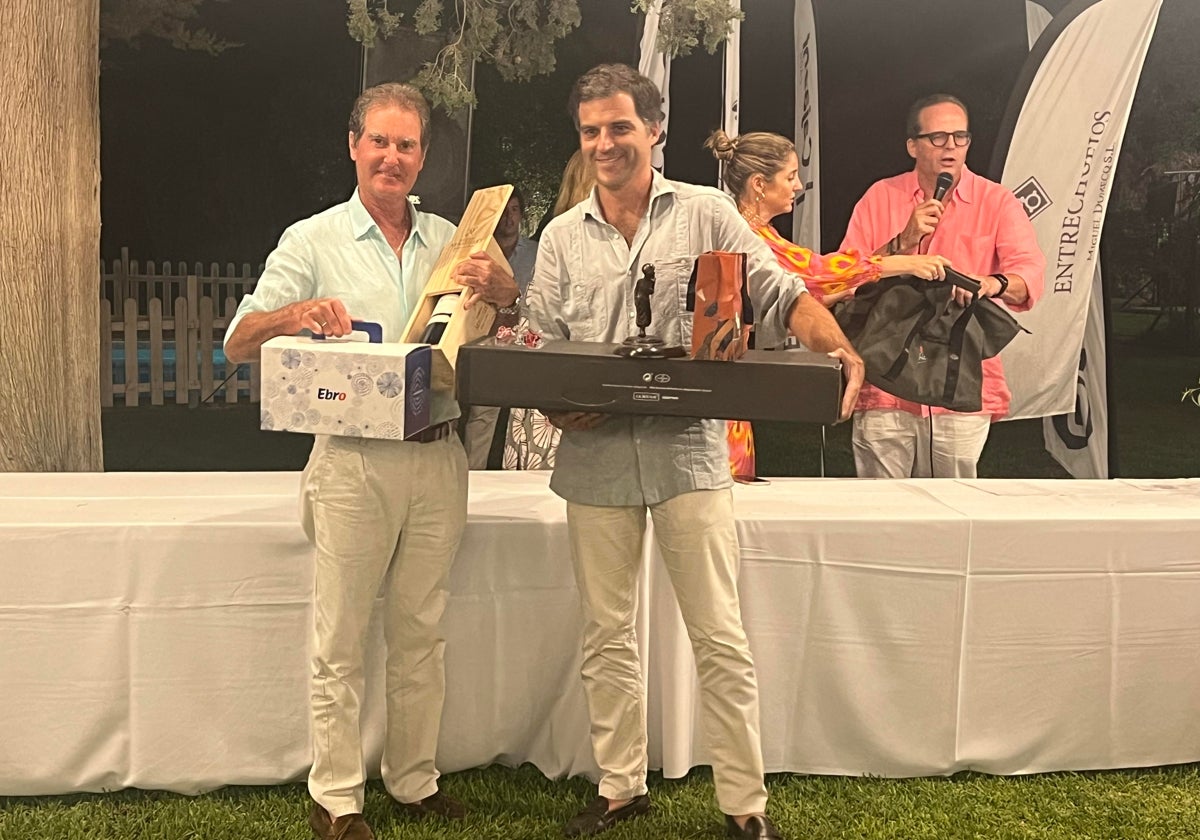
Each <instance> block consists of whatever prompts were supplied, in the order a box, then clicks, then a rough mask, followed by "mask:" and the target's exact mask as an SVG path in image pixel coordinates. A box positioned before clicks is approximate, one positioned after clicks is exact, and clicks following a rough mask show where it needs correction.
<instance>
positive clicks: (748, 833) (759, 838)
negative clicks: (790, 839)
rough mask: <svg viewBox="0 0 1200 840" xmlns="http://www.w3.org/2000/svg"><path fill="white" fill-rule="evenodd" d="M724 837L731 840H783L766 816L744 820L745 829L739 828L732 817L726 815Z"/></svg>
mask: <svg viewBox="0 0 1200 840" xmlns="http://www.w3.org/2000/svg"><path fill="white" fill-rule="evenodd" d="M725 836H726V837H731V838H733V840H783V835H782V834H780V833H779V832H778V831H777V830H776V828H775V824H774V823H773V822H771V818H770V817H768V816H767V815H766V814H762V815H759V816H753V817H751V818H750V819H748V820H746V827H745V828H742V827H741V826H739V825H738V824H737V820H735V819H734V818H733V817H730V816H728V815H726V817H725Z"/></svg>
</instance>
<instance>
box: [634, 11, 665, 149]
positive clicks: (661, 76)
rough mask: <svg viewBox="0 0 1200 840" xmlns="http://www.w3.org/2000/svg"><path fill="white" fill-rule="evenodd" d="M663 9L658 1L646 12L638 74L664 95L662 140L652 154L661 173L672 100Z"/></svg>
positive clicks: (639, 49)
mask: <svg viewBox="0 0 1200 840" xmlns="http://www.w3.org/2000/svg"><path fill="white" fill-rule="evenodd" d="M661 8H662V0H658V2H656V3H655V4H654V5H653V6H651V7H650V11H648V12H646V20H645V23H644V25H643V26H642V40H641V43H640V45H639V47H638V72H639V73H641V74H642V75H643V76H645V77H647V78H648V79H650V81H652V82H654V84H656V85H657V86H658V90H659V92H660V93H662V112H663V118H662V123H661V124H660V128H662V140H661V141H659V143H658V145H657V146H655V147H654V149H653V150H652V151H651V152H650V163H651V165H653V166H654V168H655V169H657V170H658V171H660V172H661V171H662V168H663V155H664V153H665V152H666V148H667V117H668V115H669V114H670V108H669V105H670V98H671V59H670V58H668V57H667V54H666V53H664V52H660V51H659V49H658V17H659V10H660V9H661Z"/></svg>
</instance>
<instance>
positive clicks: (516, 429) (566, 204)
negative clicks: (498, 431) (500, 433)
mask: <svg viewBox="0 0 1200 840" xmlns="http://www.w3.org/2000/svg"><path fill="white" fill-rule="evenodd" d="M595 184H596V179H595V176H593V175H592V168H591V166H590V165H589V164H588V163H587V161H585V160H584V159H583V155H582V154H581V153H580V151H579V149H576V150H575V151H574V152H573V153H572V154H571V158H570V160H568V161H567V167H566V169H565V170H564V171H563V176H562V182H561V183H560V184H559V186H558V197H557V198H555V200H554V206H553V207H551V208H550V211H549V213H547V215H546V217H545V218H544V219H543V220H542V229H544V228H545V226H546V225H548V224H549V223H550V220H551V219H553V218H554V217H555V216H561V215H562V214H563V213H565V212H566V211H568V210H570V209H571V208H572V207H574V206H575V205H576V204H578V203H579V202H581V201H583V200H584V199H585V198H587V197H588V196H589V195H591V192H592V187H593V186H595ZM537 235H538V236H540V235H541V230H539V231H538V234H537ZM561 434H562V432H561V431H560V430H559V429H558V428H556V427H555V426H553V425H551V423H550V421H549V420H547V419H546V415H544V414H542V412H540V411H538V410H537V409H536V408H514V409H512V412H511V413H510V416H509V422H508V433H507V436H506V437H505V440H504V455H503V459H502V461H501V466H502V467H503V468H504V469H506V470H552V469H554V453H555V451H557V449H558V439H559V436H560V435H561Z"/></svg>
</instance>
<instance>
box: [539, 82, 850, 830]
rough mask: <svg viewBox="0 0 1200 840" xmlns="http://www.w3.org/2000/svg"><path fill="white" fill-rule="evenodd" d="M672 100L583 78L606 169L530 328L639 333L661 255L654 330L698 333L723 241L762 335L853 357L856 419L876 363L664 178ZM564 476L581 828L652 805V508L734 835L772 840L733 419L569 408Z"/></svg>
mask: <svg viewBox="0 0 1200 840" xmlns="http://www.w3.org/2000/svg"><path fill="white" fill-rule="evenodd" d="M661 101H662V99H661V95H660V94H659V91H658V89H657V88H656V87H655V86H654V83H653V82H651V81H650V80H649V79H647V78H646V77H645V76H642V75H641V74H639V73H637V72H636V71H634V70H633V69H632V68H629V67H625V66H624V65H601V66H600V67H596V68H594V69H593V70H591V71H589V72H588V73H586V74H584V76H583V77H581V78H580V79H579V81H577V82H576V84H575V87H574V89H573V90H572V93H571V104H570V111H571V113H572V114H574V115H575V118H576V126H577V127H578V129H579V138H580V148H581V150H582V152H583V155H584V157H585V158H586V159H587V160H588V161H589V162H590V163H591V164H592V165H593V166H594V170H595V173H596V187H595V189H594V190H593V192H592V194H591V197H590V198H589V199H587V200H585V201H584V202H583V203H582V204H580V205H577V206H576V207H575V208H573V209H572V210H569V211H567V212H566V213H564V214H562V215H561V216H559V217H558V218H556V219H554V220H553V221H551V222H550V224H549V225H548V226H547V228H546V230H545V232H544V233H543V234H542V239H541V246H540V248H539V250H538V260H537V267H536V268H535V270H534V278H533V282H532V283H531V284H530V288H529V295H528V301H527V309H528V315H529V320H530V322H531V323H532V325H533V326H534V327H535V328H537V329H540V330H542V331H543V332H545V333H546V334H547V335H548V336H550V337H553V338H557V339H565V340H570V341H606V342H612V341H620V340H621V339H624V338H625V337H627V336H629V335H632V334H634V330H635V324H636V312H635V309H634V305H633V287H634V282H635V280H636V278H637V277H638V276H639V275H640V273H641V266H642V265H644V264H646V263H650V264H652V265H653V266H654V267H655V271H656V284H655V290H654V294H653V296H652V297H651V306H652V315H653V320H652V323H651V328H650V331H651V332H653V333H655V334H656V335H658V336H660V337H662V338H663V339H664V340H665V341H666V343H667V344H683V345H685V346H686V345H688V344H690V341H691V317H690V314H689V313H687V312H686V305H685V304H686V296H687V285H688V278H689V276H690V273H691V270H692V265H693V262H694V260H695V258H696V256H697V255H699V254H700V253H703V252H704V251H708V250H724V251H738V252H744V253H746V255H747V268H748V279H749V284H750V294H751V297H752V298H753V300H754V304H755V316H756V326H757V329H758V334H759V341H760V343H761V344H762V345H763V346H771V345H773V344H777V343H779V342H780V341H781V340H782V339H783V337H784V335H785V333H786V332H792V333H794V334H795V335H796V336H797V337H798V338H800V339H801V340H802V341H803V342H804V343H805V344H806V345H807V346H808V347H811V348H813V349H816V350H825V351H831V354H832V355H836V356H838V357H839V358H841V359H842V361H843V364H844V370H845V372H846V376H847V387H846V398H845V400H844V401H843V404H842V414H843V417H848V416H849V414H850V409H851V408H852V407H853V405H854V400H855V398H856V396H857V393H858V389H859V387H860V386H861V384H862V376H863V368H862V360H861V359H859V358H858V356H857V354H855V353H854V351H853V349H852V348H851V347H850V344H849V342H848V341H846V337H845V336H844V335H843V334H842V331H841V330H840V329H839V328H838V326H837V323H836V322H835V321H834V320H833V318H832V317H831V316H830V315H829V313H828V311H827V310H826V309H825V308H824V307H823V306H821V305H820V304H819V303H816V302H815V301H814V300H813V299H812V297H811V296H810V295H808V294H807V293H806V290H805V288H804V285H803V283H802V282H801V281H800V279H799V278H797V277H794V276H791V275H787V274H785V273H784V272H783V271H782V269H780V268H779V266H778V264H777V263H776V262H775V260H774V258H773V257H772V255H771V253H770V251H769V250H768V249H767V247H766V245H765V244H763V242H762V241H761V240H760V239H759V238H758V237H757V236H755V235H754V233H753V232H752V231H751V230H750V228H749V226H748V225H746V223H745V222H744V221H743V220H742V219H741V217H740V216H739V215H738V213H737V209H736V207H735V206H734V204H733V202H732V201H731V200H730V199H729V198H728V197H727V196H725V195H723V194H722V193H720V192H718V191H716V190H714V189H710V188H706V187H696V186H692V185H689V184H681V183H677V182H673V181H668V180H666V179H664V178H663V177H662V176H661V175H659V174H657V173H656V172H654V170H653V169H652V168H651V166H650V150H651V148H652V147H653V146H654V144H655V143H656V142H658V140H659V135H660V128H659V123H660V120H661V119H662V113H661V109H660V103H661ZM550 419H551V422H553V423H555V425H557V426H559V427H560V428H562V429H563V430H564V433H563V437H562V441H561V443H560V445H559V450H558V456H557V461H556V463H555V470H554V475H553V477H552V479H551V485H550V486H551V488H552V489H553V490H554V491H555V492H556V493H558V494H559V495H560V496H562V497H563V498H564V499H566V501H567V529H568V534H569V538H570V544H571V559H572V562H573V564H574V568H575V577H576V580H577V582H578V584H579V590H580V597H581V600H582V604H583V611H584V619H585V624H584V641H583V681H584V689H585V693H586V695H587V700H588V712H589V715H590V717H591V724H592V733H591V734H592V749H593V751H594V753H595V756H596V761H597V763H598V764H599V766H600V769H601V774H602V775H601V779H600V786H599V796H598V797H597V798H596V799H595V800H594V801H592V802H591V803H590V804H589V805H587V806H586V807H585V808H584V809H583V810H581V811H580V812H579V813H578V814H576V815H575V816H574V817H573V818H572V819H571V820H570V821H568V823H567V825H566V834H567V836H572V837H573V836H590V835H595V834H599V833H601V832H603V831H606V830H608V829H609V828H611V827H613V826H614V825H616V824H617V823H619V822H621V821H622V820H625V819H628V818H631V817H636V816H639V815H641V814H644V813H646V811H648V810H649V808H650V799H649V795H648V792H647V788H646V769H647V754H646V713H645V704H644V688H643V685H642V675H641V664H640V662H639V661H638V653H637V641H636V639H635V637H634V615H633V607H634V600H635V599H634V593H635V592H636V589H637V571H638V566H639V564H640V560H641V550H642V539H643V536H644V534H645V528H646V510H647V509H649V511H650V515H651V517H652V518H653V520H654V529H655V533H656V535H657V538H658V547H659V551H660V553H661V554H662V558H663V561H664V564H665V566H666V568H667V571H668V573H669V574H670V576H671V582H672V584H673V586H674V589H675V594H676V598H677V600H678V601H679V606H680V610H681V612H682V614H683V619H684V623H685V624H686V625H687V629H688V636H689V637H690V638H691V640H692V648H693V652H694V654H695V657H696V667H697V672H698V675H699V679H700V693H701V715H702V725H703V729H704V735H705V741H706V744H705V746H706V748H707V750H708V753H709V755H710V756H711V757H712V764H713V780H714V783H715V786H716V792H717V802H718V804H719V805H720V807H721V810H722V811H723V812H724V813H725V814H726V826H725V830H726V835H727V836H728V837H731V838H746V840H751V839H752V838H753V839H754V840H770V838H778V837H779V836H780V835H779V833H778V831H777V830H776V829H775V826H774V825H773V824H772V822H771V820H770V819H769V818H768V817H767V816H766V814H765V809H766V803H767V791H766V788H765V787H764V785H763V760H762V746H761V742H760V736H759V724H758V685H757V681H756V678H755V674H754V663H753V660H752V658H751V655H750V647H749V644H748V642H747V641H746V633H745V630H744V629H743V627H742V620H741V611H740V606H739V602H738V592H737V569H738V559H739V556H738V542H737V532H736V528H735V525H734V516H733V497H732V493H731V490H730V487H731V485H732V483H733V480H732V477H731V475H730V472H729V460H728V459H729V455H728V449H727V447H726V442H725V432H724V429H725V424H724V422H721V421H709V420H700V419H687V418H674V417H619V416H607V415H603V414H589V413H582V412H568V413H561V414H554V415H551V417H550Z"/></svg>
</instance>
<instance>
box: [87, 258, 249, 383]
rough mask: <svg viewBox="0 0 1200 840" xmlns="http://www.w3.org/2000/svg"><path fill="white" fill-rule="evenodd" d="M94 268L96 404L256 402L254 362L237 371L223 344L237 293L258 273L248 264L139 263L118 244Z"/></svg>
mask: <svg viewBox="0 0 1200 840" xmlns="http://www.w3.org/2000/svg"><path fill="white" fill-rule="evenodd" d="M259 270H260V272H261V267H260V269H259ZM100 276H101V300H100V302H99V306H100V371H99V375H100V401H101V405H102V406H105V407H109V406H113V405H125V406H136V405H143V404H149V405H164V404H166V403H168V402H174V403H178V404H181V405H191V406H196V405H199V404H200V403H202V402H207V401H220V402H225V403H236V402H239V401H249V402H258V399H259V376H258V365H257V364H253V365H243V366H242V367H241V369H239V370H237V371H236V372H235V370H234V366H231V365H229V364H227V363H223V360H224V353H223V352H222V350H221V347H222V343H223V341H224V337H225V327H226V326H227V325H228V324H229V322H230V320H231V319H232V318H233V315H234V313H235V312H236V311H237V305H238V301H240V300H241V297H242V295H243V294H245V293H246V292H248V291H250V290H251V289H253V287H254V283H255V282H256V281H257V279H258V277H257V275H252V274H251V273H250V266H249V265H248V264H243V265H242V267H241V271H240V272H238V271H237V270H236V269H235V268H234V266H233V264H232V263H230V264H228V265H227V266H226V270H225V272H224V274H222V273H221V270H220V267H219V266H218V265H217V264H216V263H213V264H212V265H211V266H210V268H209V270H208V272H207V273H205V272H204V268H203V266H202V265H200V264H199V263H197V264H196V265H195V267H194V271H193V272H189V271H188V269H187V266H186V265H185V264H184V263H179V264H178V267H177V269H176V270H175V271H174V272H173V271H172V270H171V266H170V264H169V263H163V264H162V265H161V267H156V266H155V264H154V263H153V262H151V263H147V264H146V267H145V269H144V270H143V269H141V268H140V266H139V265H138V263H137V262H136V261H131V260H129V258H128V252H127V250H126V249H122V254H121V259H119V260H114V261H113V263H112V265H111V267H107V268H106V266H105V265H104V264H103V262H102V263H101V266H100ZM218 307H219V308H218ZM114 362H115V364H114Z"/></svg>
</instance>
